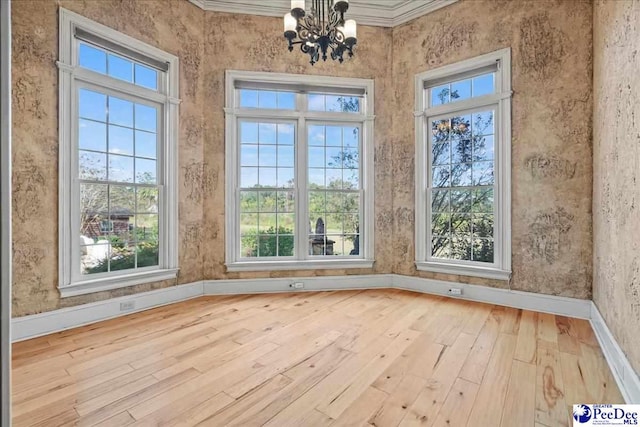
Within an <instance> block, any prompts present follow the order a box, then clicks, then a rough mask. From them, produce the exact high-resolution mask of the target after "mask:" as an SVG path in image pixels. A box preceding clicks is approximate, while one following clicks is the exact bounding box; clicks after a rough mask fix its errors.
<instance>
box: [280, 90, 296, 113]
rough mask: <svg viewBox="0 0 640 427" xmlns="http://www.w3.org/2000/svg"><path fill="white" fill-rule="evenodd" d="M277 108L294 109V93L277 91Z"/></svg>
mask: <svg viewBox="0 0 640 427" xmlns="http://www.w3.org/2000/svg"><path fill="white" fill-rule="evenodd" d="M278 108H280V109H281V110H294V109H295V108H296V94H295V93H294V92H278Z"/></svg>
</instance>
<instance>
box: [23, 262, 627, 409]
mask: <svg viewBox="0 0 640 427" xmlns="http://www.w3.org/2000/svg"><path fill="white" fill-rule="evenodd" d="M294 282H301V283H303V284H304V288H303V289H293V288H291V287H290V285H291V284H293V283H294ZM452 287H456V288H461V289H462V295H461V296H460V297H459V298H461V299H466V300H469V301H477V302H484V303H489V304H496V305H502V306H507V307H513V308H519V309H526V310H533V311H540V312H544V313H552V314H559V315H563V316H569V317H577V318H581V319H589V320H590V321H591V325H592V327H593V330H594V332H595V334H596V337H597V338H598V342H599V343H600V347H601V348H602V351H603V353H604V355H605V357H606V359H607V362H608V363H609V366H610V367H611V371H612V372H613V375H614V377H615V379H616V382H617V384H618V387H619V388H620V390H621V392H622V394H623V397H624V398H625V400H626V402H627V403H640V380H639V379H638V375H637V374H636V373H635V372H634V370H633V368H632V367H631V364H630V363H629V361H628V360H627V358H626V356H625V355H624V352H623V351H622V349H620V346H619V345H618V343H617V342H616V340H615V338H614V337H613V335H612V334H611V331H610V330H609V328H608V327H607V325H606V323H605V322H604V320H603V318H602V316H601V315H600V313H599V312H598V309H597V308H596V307H595V305H594V304H593V302H592V301H590V300H581V299H576V298H566V297H557V296H553V295H544V294H535V293H531V292H521V291H512V290H508V289H499V288H490V287H486V286H477V285H467V284H462V283H455V282H445V281H441V280H432V279H423V278H419V277H410V276H401V275H397V274H378V275H358V276H355V275H354V276H315V277H293V278H291V277H290V278H274V279H237V280H205V281H203V282H194V283H189V284H185V285H179V286H172V287H169V288H163V289H158V290H155V291H149V292H143V293H139V294H134V295H129V296H124V297H119V298H114V299H110V300H106V301H98V302H94V303H90V304H83V305H78V306H75V307H68V308H63V309H60V310H54V311H49V312H46V313H41V314H34V315H31V316H24V317H18V318H14V319H12V337H13V341H14V342H17V341H22V340H26V339H29V338H35V337H38V336H41V335H47V334H51V333H54V332H59V331H62V330H65V329H71V328H75V327H78V326H82V325H87V324H90V323H95V322H98V321H101V320H106V319H111V318H114V317H119V316H124V315H127V314H130V313H134V312H137V311H142V310H147V309H150V308H153V307H158V306H161V305H167V304H172V303H175V302H179V301H184V300H187V299H191V298H197V297H199V296H203V295H229V294H253V293H275V292H292V291H295V292H299V291H329V290H348V289H374V288H378V289H379V288H396V289H405V290H410V291H416V292H422V293H428V294H434V295H445V296H450V295H448V293H447V292H448V290H449V289H450V288H452ZM123 302H134V304H135V308H134V309H133V310H127V311H121V310H120V304H121V303H123Z"/></svg>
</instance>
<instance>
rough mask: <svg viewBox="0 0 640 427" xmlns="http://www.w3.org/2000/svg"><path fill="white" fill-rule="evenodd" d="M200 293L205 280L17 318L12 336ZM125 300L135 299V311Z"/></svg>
mask: <svg viewBox="0 0 640 427" xmlns="http://www.w3.org/2000/svg"><path fill="white" fill-rule="evenodd" d="M199 296H202V282H194V283H188V284H185V285H178V286H171V287H169V288H162V289H156V290H154V291H149V292H141V293H139V294H133V295H127V296H123V297H118V298H113V299H109V300H105V301H97V302H92V303H89V304H82V305H77V306H74V307H66V308H61V309H59V310H53V311H47V312H46V313H40V314H33V315H30V316H23V317H16V318H14V319H12V321H11V336H12V340H13V342H17V341H23V340H26V339H29V338H35V337H39V336H42V335H47V334H51V333H54V332H60V331H64V330H65V329H71V328H77V327H78V326H83V325H87V324H90V323H95V322H99V321H101V320H107V319H111V318H114V317H119V316H125V315H127V314H131V313H135V312H137V311H143V310H148V309H150V308H153V307H159V306H161V305H167V304H172V303H175V302H179V301H184V300H187V299H191V298H196V297H199ZM123 302H134V304H135V306H134V308H133V309H131V310H126V311H121V310H120V303H123Z"/></svg>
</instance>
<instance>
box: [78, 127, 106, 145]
mask: <svg viewBox="0 0 640 427" xmlns="http://www.w3.org/2000/svg"><path fill="white" fill-rule="evenodd" d="M78 146H79V147H80V148H81V149H85V150H93V151H103V152H104V151H107V126H106V125H105V124H104V123H99V122H94V121H91V120H84V119H80V120H79V126H78Z"/></svg>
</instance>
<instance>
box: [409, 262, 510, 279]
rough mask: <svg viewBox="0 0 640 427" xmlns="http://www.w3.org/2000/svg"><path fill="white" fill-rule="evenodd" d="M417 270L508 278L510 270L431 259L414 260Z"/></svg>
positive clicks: (489, 277)
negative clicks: (454, 263)
mask: <svg viewBox="0 0 640 427" xmlns="http://www.w3.org/2000/svg"><path fill="white" fill-rule="evenodd" d="M416 268H417V269H418V270H419V271H430V272H432V273H445V274H456V275H460V276H472V277H482V278H483V279H495V280H509V278H510V277H511V271H508V270H501V269H498V268H487V267H479V266H469V265H453V264H446V263H441V262H433V261H416Z"/></svg>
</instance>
